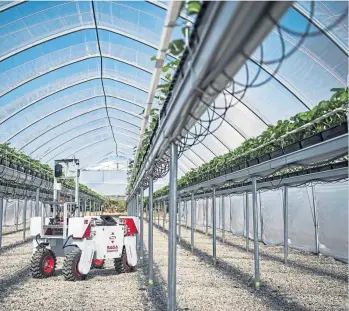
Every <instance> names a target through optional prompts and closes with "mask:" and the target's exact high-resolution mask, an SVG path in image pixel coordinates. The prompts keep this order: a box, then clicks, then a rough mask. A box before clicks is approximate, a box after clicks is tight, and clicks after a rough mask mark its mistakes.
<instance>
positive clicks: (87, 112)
mask: <svg viewBox="0 0 349 311" xmlns="http://www.w3.org/2000/svg"><path fill="white" fill-rule="evenodd" d="M102 109H103V110H104V109H105V107H100V108H95V109H91V110H89V111H86V112H84V113H82V114H79V115H77V116H75V117H72V118H70V119H68V120H64V121H63V122H61V123H59V124H57V125H55V126H53V127H51V128H50V129H48V130H47V131H45V132H43V133H41V134H40V135H38V136H36V137H35V138H34V139H32V140H31V141H29V142H28V143H26V144H25V145H24V146H22V147H21V148H20V149H19V150H18V151H21V150H22V149H24V148H25V147H27V146H28V145H29V144H31V143H32V142H34V141H35V140H37V139H38V138H40V137H42V136H43V135H45V134H47V133H48V132H50V131H51V130H53V129H55V128H57V127H59V126H61V125H63V124H65V123H68V122H69V121H72V120H74V119H77V118H80V117H82V116H85V115H86V114H89V113H91V112H95V111H97V110H102ZM103 118H107V117H103ZM109 118H110V119H114V120H118V121H121V122H124V123H127V124H129V125H132V126H134V127H136V128H137V129H139V130H140V129H141V128H140V127H139V126H136V125H134V124H133V123H130V122H128V121H125V120H122V119H119V118H115V117H109ZM93 121H96V120H93ZM93 121H91V122H93ZM82 125H83V124H82ZM30 154H31V153H30Z"/></svg>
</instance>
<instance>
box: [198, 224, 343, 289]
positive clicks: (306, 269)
mask: <svg viewBox="0 0 349 311" xmlns="http://www.w3.org/2000/svg"><path fill="white" fill-rule="evenodd" d="M196 232H198V233H201V234H204V235H206V233H205V232H203V231H201V230H196ZM207 235H208V236H210V237H212V234H211V233H208V234H207ZM217 241H219V242H222V243H223V239H222V238H221V237H218V236H217ZM224 244H225V245H229V246H231V247H234V248H237V249H239V250H241V251H244V252H246V249H245V248H244V247H243V246H241V245H238V244H235V243H233V242H230V241H224ZM259 255H260V257H261V258H263V259H267V260H271V261H276V262H280V263H282V264H283V263H284V260H283V258H280V257H277V256H275V255H271V254H266V253H262V252H259ZM307 255H308V254H307ZM287 266H289V267H297V268H298V269H300V270H302V271H303V272H305V273H313V274H317V275H320V276H328V277H331V278H333V279H336V280H339V281H343V282H347V283H348V276H347V275H342V274H338V273H334V272H331V271H325V270H322V269H320V268H316V267H308V266H305V265H303V264H300V263H299V262H296V261H294V260H290V259H288V260H287Z"/></svg>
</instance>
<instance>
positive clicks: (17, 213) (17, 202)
mask: <svg viewBox="0 0 349 311" xmlns="http://www.w3.org/2000/svg"><path fill="white" fill-rule="evenodd" d="M15 212H16V219H15V220H16V231H18V218H19V199H17V201H16V204H15Z"/></svg>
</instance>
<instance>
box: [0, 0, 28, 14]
mask: <svg viewBox="0 0 349 311" xmlns="http://www.w3.org/2000/svg"><path fill="white" fill-rule="evenodd" d="M25 2H27V0H24V1H23V0H22V1H13V2H10V3H9V4H8V5H7V6H5V7H2V8H0V12H5V11H6V10H9V9H11V8H14V7H15V6H18V5H20V4H23V3H25Z"/></svg>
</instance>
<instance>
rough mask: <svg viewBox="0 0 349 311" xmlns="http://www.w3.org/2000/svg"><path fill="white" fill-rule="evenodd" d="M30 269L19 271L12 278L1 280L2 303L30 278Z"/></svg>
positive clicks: (27, 267) (0, 293) (0, 296)
mask: <svg viewBox="0 0 349 311" xmlns="http://www.w3.org/2000/svg"><path fill="white" fill-rule="evenodd" d="M30 277H31V276H30V267H29V266H26V267H24V268H22V269H20V270H18V271H17V272H16V273H15V274H13V275H11V276H10V277H8V278H6V279H3V280H1V282H0V301H3V300H4V298H5V297H7V296H8V295H10V294H11V292H12V291H13V290H15V288H16V287H17V285H19V283H21V282H24V281H26V280H28V279H29V278H30Z"/></svg>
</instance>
